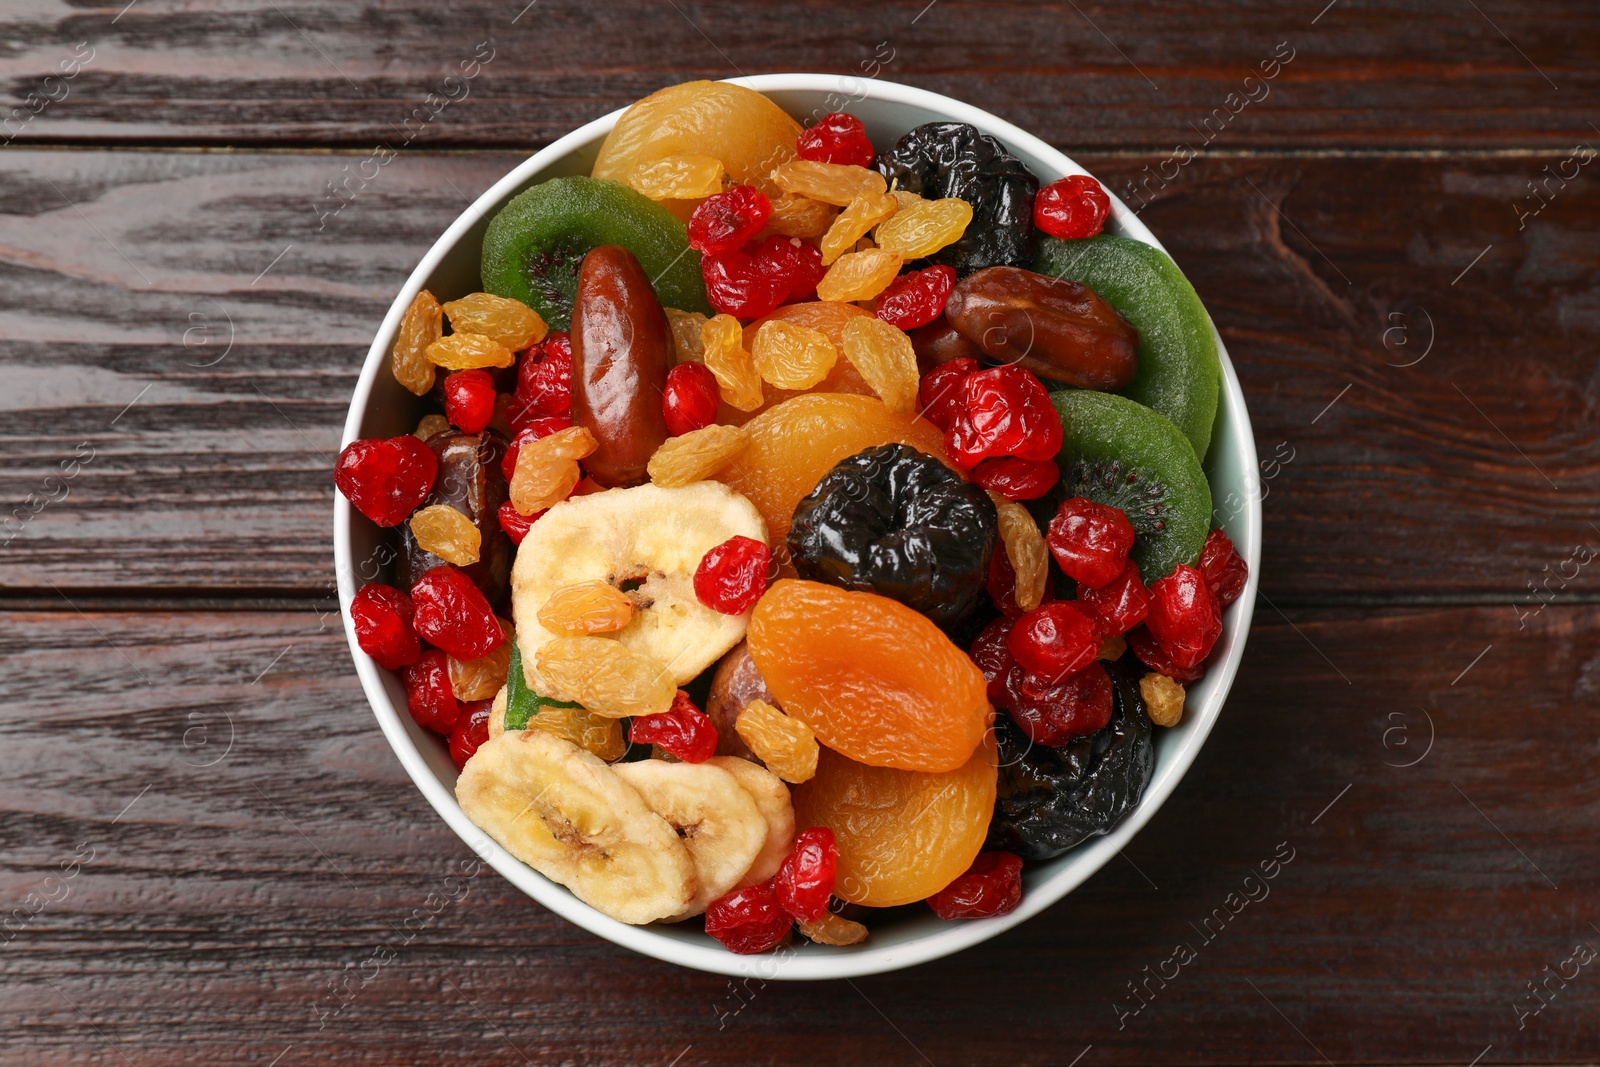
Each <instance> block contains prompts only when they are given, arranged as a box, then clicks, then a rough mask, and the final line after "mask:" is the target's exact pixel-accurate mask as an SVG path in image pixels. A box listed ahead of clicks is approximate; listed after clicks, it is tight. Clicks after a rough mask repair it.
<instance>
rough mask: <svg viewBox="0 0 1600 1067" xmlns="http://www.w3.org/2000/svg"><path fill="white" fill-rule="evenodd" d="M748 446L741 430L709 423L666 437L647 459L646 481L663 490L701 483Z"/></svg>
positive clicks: (747, 437)
mask: <svg viewBox="0 0 1600 1067" xmlns="http://www.w3.org/2000/svg"><path fill="white" fill-rule="evenodd" d="M749 443H750V434H749V432H748V431H747V430H745V429H744V428H743V427H742V426H720V425H717V424H715V423H713V424H712V425H710V426H703V427H701V428H700V429H698V430H691V431H690V432H688V433H686V434H682V435H681V436H678V437H669V438H667V439H666V440H665V441H663V442H662V443H661V447H660V448H658V449H656V451H655V455H653V456H651V457H650V466H649V471H650V480H651V481H652V482H654V483H656V484H657V485H659V486H663V487H664V488H667V489H675V488H677V487H678V486H680V485H688V484H689V483H690V482H703V481H705V480H706V479H707V478H710V477H711V476H712V475H714V474H716V473H717V472H718V471H719V470H721V469H722V468H723V467H725V466H727V465H728V463H729V462H730V461H731V460H732V459H733V458H734V457H735V456H737V455H738V454H739V453H740V452H742V451H743V450H744V448H745V446H746V445H748V444H749Z"/></svg>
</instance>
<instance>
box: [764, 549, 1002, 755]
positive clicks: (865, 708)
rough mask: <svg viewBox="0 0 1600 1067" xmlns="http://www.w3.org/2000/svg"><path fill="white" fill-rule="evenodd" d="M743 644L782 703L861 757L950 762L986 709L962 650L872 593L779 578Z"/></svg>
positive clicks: (978, 735) (980, 730)
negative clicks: (747, 645)
mask: <svg viewBox="0 0 1600 1067" xmlns="http://www.w3.org/2000/svg"><path fill="white" fill-rule="evenodd" d="M749 642H750V656H751V658H752V659H753V660H755V664H756V669H757V670H759V671H760V672H761V677H762V678H763V679H765V680H766V683H767V688H769V689H770V690H772V695H773V696H775V697H776V698H777V700H778V703H779V704H781V705H782V706H783V709H784V710H785V711H786V712H788V713H789V715H790V716H792V717H794V718H796V719H799V720H800V721H801V722H804V723H805V724H806V725H807V726H809V727H811V729H812V730H813V731H815V732H816V735H817V739H818V740H819V741H821V742H822V743H823V744H824V745H826V746H828V747H829V748H831V749H833V750H834V751H835V752H841V753H843V754H844V755H846V756H849V757H850V758H851V759H853V760H855V761H857V762H859V763H866V764H870V765H872V766H874V767H898V768H900V769H902V770H910V771H949V770H954V769H955V768H957V767H959V766H961V765H962V764H963V763H965V762H966V761H967V760H968V758H969V757H971V755H972V752H973V750H974V749H975V748H977V746H978V742H979V741H981V740H982V739H983V735H984V731H985V730H986V729H987V728H988V725H989V720H990V718H991V717H992V716H993V712H994V709H993V708H991V707H990V706H989V700H988V696H987V694H986V691H985V682H984V679H983V672H982V671H980V670H979V669H978V668H977V666H976V665H975V664H974V663H973V662H972V660H971V659H970V658H968V656H967V654H966V653H965V652H963V651H962V650H961V649H960V648H957V647H956V646H955V645H954V644H953V643H952V642H951V641H950V639H949V638H948V637H946V636H945V634H944V631H942V630H940V629H939V628H938V627H937V626H935V625H934V624H933V623H932V622H931V621H929V620H928V619H927V618H926V617H925V616H923V615H922V614H921V613H919V612H917V611H914V610H913V609H911V608H909V607H907V606H906V605H904V604H901V603H900V602H899V601H895V600H890V599H889V598H888V597H882V596H878V595H877V594H875V593H865V592H859V591H856V590H848V589H838V588H835V587H834V586H831V585H823V584H822V583H820V582H805V581H798V580H794V579H786V580H783V581H780V582H777V583H776V584H774V585H772V586H771V587H770V588H768V590H767V592H766V595H765V596H763V597H762V598H761V601H760V603H758V604H757V605H756V610H755V613H754V614H753V615H752V616H751V618H750V631H749Z"/></svg>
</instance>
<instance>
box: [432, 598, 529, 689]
mask: <svg viewBox="0 0 1600 1067" xmlns="http://www.w3.org/2000/svg"><path fill="white" fill-rule="evenodd" d="M495 622H497V623H499V624H500V632H501V633H503V634H505V635H506V638H507V640H505V641H502V642H501V643H500V644H499V645H497V646H496V647H495V649H494V650H493V651H491V652H489V653H487V654H486V655H482V656H479V657H478V658H477V659H469V660H459V659H456V658H455V657H454V656H446V657H445V662H446V665H447V666H448V667H449V670H450V688H451V690H452V691H454V693H455V695H456V699H457V700H488V699H490V698H491V697H493V696H494V695H495V694H496V693H498V692H499V691H500V687H501V686H503V685H505V684H506V671H507V670H509V669H510V667H511V640H512V639H513V637H514V634H513V631H512V628H511V624H510V623H509V622H507V621H506V620H504V619H499V618H497V619H495Z"/></svg>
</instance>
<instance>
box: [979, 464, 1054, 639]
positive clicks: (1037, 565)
mask: <svg viewBox="0 0 1600 1067" xmlns="http://www.w3.org/2000/svg"><path fill="white" fill-rule="evenodd" d="M989 499H990V500H992V501H994V509H995V511H996V512H998V513H999V516H1000V540H1001V541H1002V542H1003V543H1004V544H1005V546H1006V560H1007V561H1008V562H1009V563H1010V564H1011V569H1012V571H1014V572H1015V573H1016V583H1017V588H1016V592H1017V607H1019V608H1021V609H1022V610H1023V611H1032V610H1033V609H1034V608H1036V607H1038V606H1039V605H1040V604H1041V603H1043V602H1044V592H1045V586H1046V585H1047V584H1048V583H1049V581H1050V552H1049V549H1048V547H1047V546H1046V545H1045V543H1044V535H1043V534H1041V533H1040V532H1039V524H1038V523H1036V522H1034V521H1033V515H1032V514H1031V513H1030V512H1029V511H1028V509H1027V508H1025V507H1023V506H1022V505H1021V504H1019V503H1017V502H1016V501H1015V500H1007V499H1006V498H1005V497H1003V496H1001V495H1000V494H999V493H996V492H995V491H994V490H992V489H991V490H990V491H989Z"/></svg>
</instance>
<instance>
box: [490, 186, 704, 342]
mask: <svg viewBox="0 0 1600 1067" xmlns="http://www.w3.org/2000/svg"><path fill="white" fill-rule="evenodd" d="M600 245H621V246H622V247H624V248H626V249H627V250H628V251H630V252H632V253H633V254H634V256H635V257H636V258H637V259H638V260H639V263H640V265H641V266H643V267H644V269H645V273H646V274H648V275H650V278H651V283H652V284H653V285H654V286H655V290H656V296H657V297H658V298H660V300H661V303H662V305H663V306H665V307H672V308H679V309H680V310H683V311H698V312H701V313H702V314H708V315H709V314H710V313H711V308H710V306H709V305H708V304H707V303H706V286H705V281H704V279H703V278H702V277H701V275H700V253H698V252H695V251H693V250H691V249H690V248H689V238H688V234H687V233H686V231H685V229H684V225H683V223H682V221H680V220H679V219H677V218H675V217H674V216H673V215H672V213H671V212H669V211H668V210H667V209H666V208H664V207H662V206H661V205H660V204H657V203H655V202H654V201H653V200H650V199H649V198H648V197H645V196H642V195H641V194H639V193H636V192H634V191H633V190H632V189H629V188H628V187H627V186H626V185H623V184H622V183H621V182H613V181H604V180H601V179H597V178H584V177H572V178H552V179H550V180H549V181H547V182H541V183H540V184H538V185H535V186H534V187H533V188H531V189H527V190H525V191H523V192H521V193H518V194H517V195H516V196H515V197H513V198H512V199H511V202H510V203H508V204H507V205H506V206H505V207H503V208H501V209H500V211H499V213H498V214H496V215H495V217H494V218H493V219H491V220H489V228H488V230H486V231H485V232H484V235H483V265H482V272H483V287H484V289H485V290H486V291H488V292H491V293H493V294H495V295H496V296H504V297H509V298H511V299H512V300H520V301H522V302H523V303H524V304H527V305H528V306H529V307H531V308H533V309H534V310H535V311H537V312H538V313H539V314H540V315H541V316H542V317H543V318H544V321H545V322H546V323H547V324H548V325H549V326H550V328H551V329H553V330H565V329H568V328H570V325H571V321H572V301H573V297H574V295H575V294H576V293H577V291H578V265H579V264H580V263H582V262H583V256H584V253H586V252H588V251H589V249H591V248H598V247H599V246H600Z"/></svg>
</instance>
